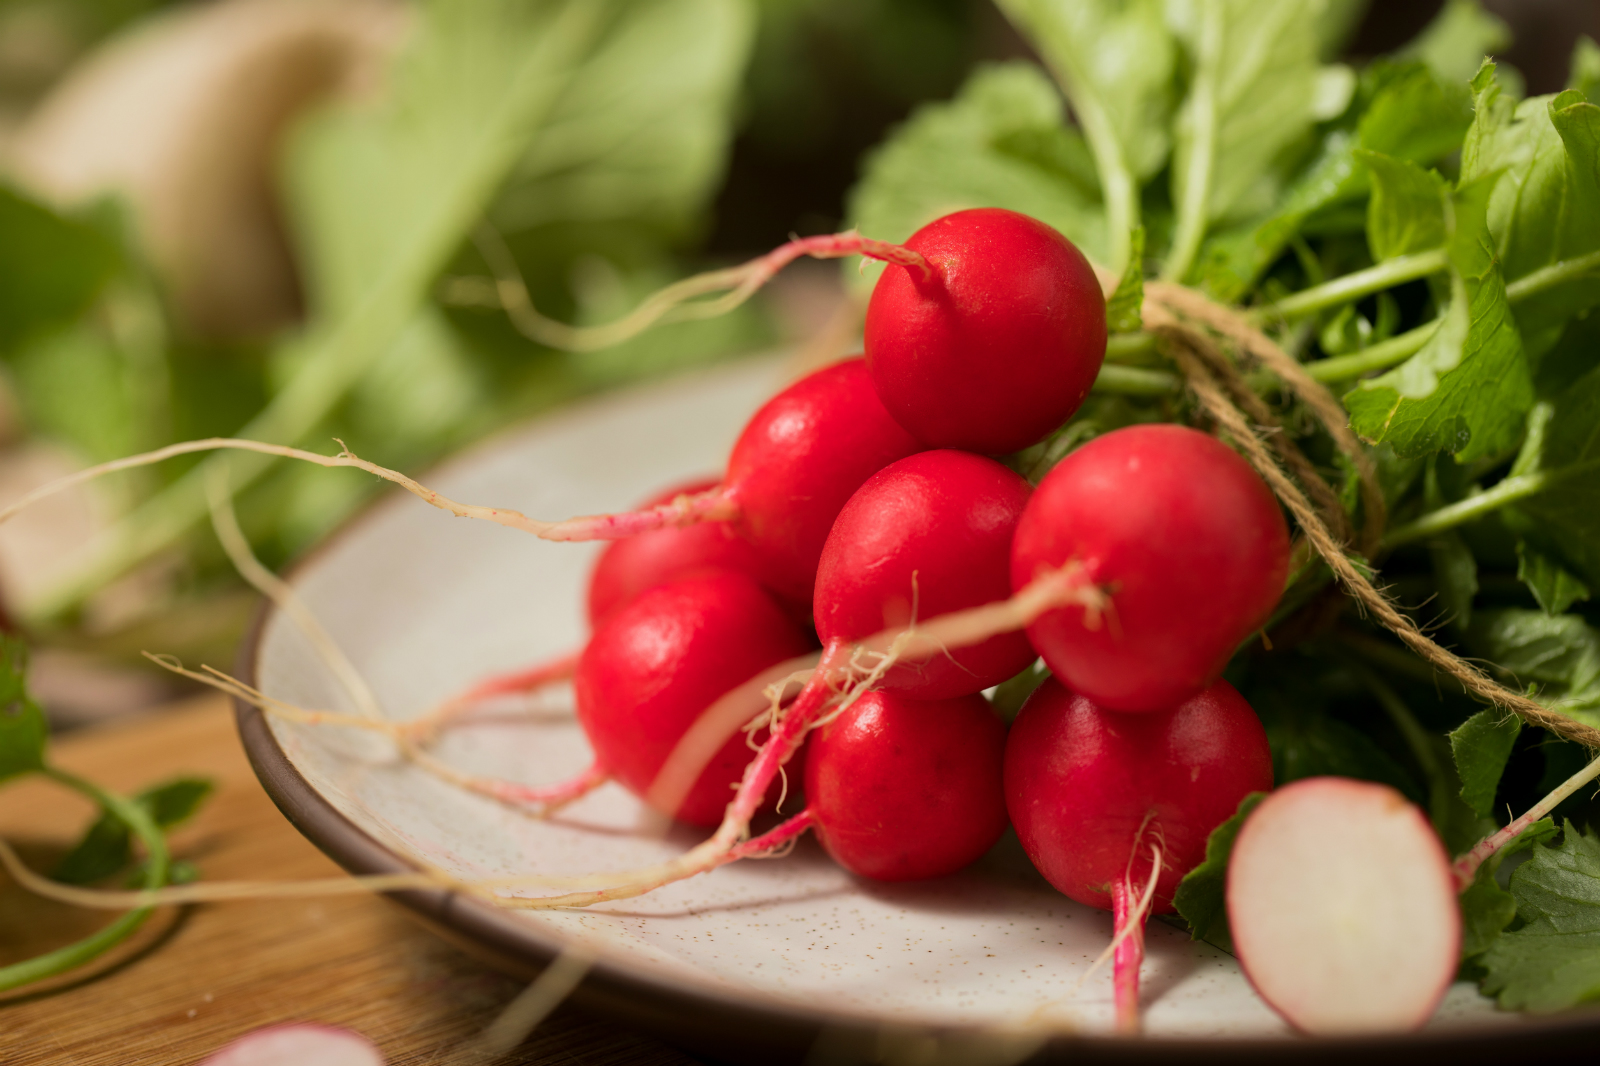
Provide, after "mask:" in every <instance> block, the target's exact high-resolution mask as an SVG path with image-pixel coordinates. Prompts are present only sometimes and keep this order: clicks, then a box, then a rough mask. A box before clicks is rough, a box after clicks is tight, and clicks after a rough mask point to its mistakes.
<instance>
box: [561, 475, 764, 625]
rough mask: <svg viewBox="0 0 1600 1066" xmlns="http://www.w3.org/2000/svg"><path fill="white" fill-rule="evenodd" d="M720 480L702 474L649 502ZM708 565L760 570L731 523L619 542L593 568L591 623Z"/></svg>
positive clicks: (664, 531) (659, 532) (661, 501)
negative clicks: (642, 595) (648, 592)
mask: <svg viewBox="0 0 1600 1066" xmlns="http://www.w3.org/2000/svg"><path fill="white" fill-rule="evenodd" d="M718 483H719V482H718V479H716V478H700V479H698V480H695V481H691V482H688V483H686V484H683V485H677V486H674V487H673V488H670V489H667V490H666V491H664V492H659V493H657V494H656V495H654V496H652V497H651V498H650V499H648V500H646V501H645V502H644V504H643V507H646V508H649V507H659V506H662V505H665V504H670V503H671V502H672V501H673V500H676V499H678V498H679V497H680V496H694V495H698V494H699V493H703V492H707V491H709V490H711V489H714V488H716V487H717V485H718ZM707 569H719V570H737V571H739V572H740V573H745V574H753V573H755V572H756V569H757V560H756V554H755V549H753V548H752V547H751V546H750V545H749V544H748V543H747V542H745V541H744V540H742V539H740V538H739V537H737V536H735V535H734V533H733V529H732V528H731V527H730V526H729V525H728V524H727V523H726V522H701V523H698V524H696V525H692V526H669V527H667V528H665V529H658V530H654V531H653V532H650V533H641V534H639V535H638V536H637V537H630V538H628V539H627V540H618V541H613V542H611V543H610V544H608V545H607V546H606V550H605V551H604V552H602V553H601V554H600V558H598V559H597V560H595V564H594V569H593V570H591V571H590V572H589V597H588V608H589V625H590V626H591V627H594V626H598V625H599V624H600V623H601V622H603V621H604V620H605V619H606V618H607V617H609V616H610V615H611V614H612V612H614V611H616V610H617V608H619V607H621V606H622V605H623V604H625V603H627V602H629V601H630V600H632V599H634V598H635V597H637V596H638V595H639V594H640V593H642V592H646V591H648V590H649V589H653V588H655V587H656V586H658V585H665V584H669V583H671V582H672V581H674V580H676V579H678V578H680V577H685V576H687V575H689V574H692V573H695V572H696V571H699V570H707Z"/></svg>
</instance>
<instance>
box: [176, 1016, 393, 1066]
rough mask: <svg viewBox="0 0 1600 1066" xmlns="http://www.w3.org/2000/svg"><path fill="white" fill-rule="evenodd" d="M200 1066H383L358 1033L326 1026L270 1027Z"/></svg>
mask: <svg viewBox="0 0 1600 1066" xmlns="http://www.w3.org/2000/svg"><path fill="white" fill-rule="evenodd" d="M200 1066H383V1053H382V1052H380V1051H379V1050H378V1049H377V1048H375V1047H373V1046H372V1043H371V1041H369V1040H368V1039H367V1038H366V1037H364V1036H362V1035H361V1034H360V1033H352V1032H351V1031H350V1030H348V1029H335V1028H333V1027H332V1026H327V1025H307V1024H304V1023H299V1024H294V1025H273V1026H269V1027H267V1028H265V1029H257V1030H256V1031H255V1032H252V1033H246V1034H245V1035H244V1036H241V1037H240V1038H239V1039H237V1040H235V1041H234V1042H233V1043H231V1044H228V1045H227V1046H226V1047H224V1048H222V1050H220V1051H218V1052H217V1053H216V1054H214V1055H212V1056H211V1057H210V1058H208V1059H206V1060H205V1061H204V1062H202V1063H201V1064H200Z"/></svg>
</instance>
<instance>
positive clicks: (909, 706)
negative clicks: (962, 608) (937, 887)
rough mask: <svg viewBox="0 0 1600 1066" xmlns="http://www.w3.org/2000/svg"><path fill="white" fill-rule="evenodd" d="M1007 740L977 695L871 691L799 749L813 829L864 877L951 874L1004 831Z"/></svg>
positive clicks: (911, 877) (906, 878)
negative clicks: (925, 696) (932, 696)
mask: <svg viewBox="0 0 1600 1066" xmlns="http://www.w3.org/2000/svg"><path fill="white" fill-rule="evenodd" d="M1005 742H1006V730H1005V725H1004V724H1003V723H1002V722H1001V721H1000V719H999V718H998V717H996V715H995V713H994V712H993V711H992V710H990V708H989V702H988V701H987V700H985V699H984V698H983V697H982V696H979V695H975V694H974V695H969V696H963V697H961V698H959V699H951V700H910V699H906V698H905V697H903V696H896V695H891V694H889V693H886V692H869V693H867V694H866V695H864V696H862V697H861V698H860V699H858V700H857V701H856V702H855V703H853V704H851V705H850V706H849V707H848V708H846V709H845V711H844V712H843V713H842V714H840V715H839V717H837V718H835V719H834V720H833V721H831V722H829V723H828V724H826V725H824V726H823V727H822V728H820V729H819V730H817V731H816V732H815V733H813V734H812V737H811V740H810V742H809V743H808V745H807V747H806V770H805V782H806V803H807V810H809V811H810V812H811V816H812V821H813V824H814V825H815V827H816V830H817V835H818V836H820V837H821V838H822V843H823V846H824V847H826V848H827V849H828V854H830V855H832V856H833V858H834V860H835V861H837V862H838V863H839V865H841V866H843V867H844V868H845V869H847V870H849V871H850V872H851V873H853V874H859V875H860V876H862V877H871V878H874V879H876V880H879V881H909V880H917V879H921V878H925V877H941V876H943V875H945V874H949V873H954V872H955V871H957V870H959V869H961V868H962V867H964V866H967V865H969V864H970V863H972V862H973V861H974V860H976V859H977V858H979V857H980V856H981V855H983V853H984V852H986V851H988V850H989V848H991V847H993V846H994V842H995V841H996V840H999V839H1000V834H1001V833H1003V832H1004V831H1005V828H1006V809H1005V794H1004V792H1003V791H1002V788H1001V761H1002V759H1003V757H1004V753H1005Z"/></svg>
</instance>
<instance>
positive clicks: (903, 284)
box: [866, 207, 1106, 455]
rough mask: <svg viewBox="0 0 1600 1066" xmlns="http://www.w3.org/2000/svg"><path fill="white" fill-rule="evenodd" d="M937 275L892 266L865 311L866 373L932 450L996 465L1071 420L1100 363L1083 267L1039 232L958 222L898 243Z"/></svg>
mask: <svg viewBox="0 0 1600 1066" xmlns="http://www.w3.org/2000/svg"><path fill="white" fill-rule="evenodd" d="M905 243H906V247H908V248H911V249H913V250H915V251H918V252H921V253H922V254H923V256H925V257H926V258H927V260H928V262H929V264H930V265H931V266H932V267H933V269H934V277H932V278H931V279H927V280H924V279H923V277H922V275H921V273H920V272H919V271H917V270H916V269H914V268H909V267H898V266H889V267H886V268H885V269H884V271H883V274H882V276H881V277H880V278H879V279H878V284H877V286H876V287H875V288H874V289H873V291H872V299H871V302H869V303H868V305H867V322H866V350H867V368H868V370H870V371H871V373H872V380H873V383H874V384H875V385H876V386H877V388H878V395H879V396H881V397H882V398H883V402H884V405H885V406H886V407H888V409H889V412H890V413H891V414H893V415H894V417H895V418H897V419H899V420H900V424H901V425H903V426H905V427H906V428H907V429H909V430H910V431H911V432H912V433H913V434H914V435H915V436H916V437H917V439H918V440H920V441H922V442H923V444H925V445H926V446H928V447H930V448H962V449H965V450H967V451H973V452H982V453H984V454H986V455H1001V454H1004V453H1006V452H1014V451H1016V450H1018V449H1019V448H1026V447H1028V446H1029V445H1031V444H1036V443H1038V442H1039V441H1041V440H1043V439H1044V438H1045V437H1046V436H1048V435H1049V434H1050V432H1051V431H1052V430H1054V429H1055V428H1056V427H1058V426H1060V425H1061V423H1063V422H1065V421H1066V420H1067V419H1068V418H1070V417H1071V416H1072V413H1073V412H1074V411H1076V410H1077V409H1078V406H1079V405H1080V404H1081V403H1083V398H1084V397H1085V396H1087V395H1088V394H1089V387H1090V386H1091V385H1093V384H1094V379H1095V375H1096V374H1098V373H1099V372H1100V364H1101V363H1102V362H1103V361H1104V360H1105V354H1106V305H1105V297H1104V296H1103V295H1102V293H1101V291H1100V282H1099V280H1098V279H1097V278H1096V277H1095V274H1094V270H1093V268H1091V267H1090V266H1089V261H1088V260H1087V259H1085V258H1084V257H1083V253H1081V252H1079V251H1078V249H1077V248H1076V247H1074V246H1073V245H1072V243H1071V242H1070V241H1068V240H1067V239H1066V238H1065V237H1063V236H1062V235H1061V234H1059V233H1057V232H1056V231H1055V230H1053V229H1051V228H1050V227H1049V226H1047V225H1045V224H1044V223H1043V222H1039V221H1036V220H1035V219H1032V218H1029V217H1028V216H1027V215H1020V214H1017V213H1016V212H1015V211H1006V210H1002V209H1000V208H996V207H984V208H977V209H974V210H970V211H957V212H956V213H954V214H950V215H946V216H944V217H943V218H941V219H937V220H935V221H934V222H931V223H929V224H928V225H926V226H924V227H923V228H922V229H920V230H918V231H917V232H916V233H914V234H913V235H912V236H911V239H910V240H908V241H906V242H905Z"/></svg>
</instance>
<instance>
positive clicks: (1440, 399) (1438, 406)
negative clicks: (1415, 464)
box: [1345, 175, 1533, 462]
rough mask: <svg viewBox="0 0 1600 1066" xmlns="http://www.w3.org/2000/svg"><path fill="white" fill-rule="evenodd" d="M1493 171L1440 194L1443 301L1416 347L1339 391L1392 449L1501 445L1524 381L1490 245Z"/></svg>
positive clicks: (1480, 451) (1518, 419)
mask: <svg viewBox="0 0 1600 1066" xmlns="http://www.w3.org/2000/svg"><path fill="white" fill-rule="evenodd" d="M1493 187H1494V177H1493V176H1492V175H1491V176H1489V177H1487V178H1480V179H1478V180H1476V181H1474V182H1471V183H1469V184H1467V185H1466V186H1465V187H1463V188H1462V189H1461V190H1460V191H1459V192H1457V193H1456V194H1455V195H1453V196H1451V197H1449V199H1448V200H1447V201H1445V206H1446V211H1447V217H1448V218H1450V219H1451V225H1450V241H1449V253H1450V261H1451V268H1452V269H1451V279H1450V305H1449V307H1448V308H1447V309H1446V311H1445V313H1444V316H1443V322H1442V323H1441V324H1440V327H1439V329H1438V330H1437V331H1436V332H1435V333H1434V334H1433V335H1432V337H1430V338H1429V339H1428V341H1427V343H1426V344H1425V345H1424V346H1423V348H1422V350H1421V351H1419V352H1418V353H1417V354H1416V355H1414V356H1412V357H1411V358H1410V359H1409V360H1408V361H1406V362H1405V363H1403V364H1401V365H1400V366H1398V367H1396V368H1395V369H1393V370H1391V371H1389V372H1387V373H1385V374H1383V375H1381V376H1379V377H1376V378H1371V379H1369V380H1366V381H1363V382H1361V384H1360V385H1359V386H1358V387H1357V388H1356V389H1354V390H1353V391H1351V392H1350V393H1347V394H1346V396H1345V406H1346V408H1348V409H1349V411H1350V424H1351V427H1352V428H1353V429H1355V431H1356V432H1357V433H1359V434H1360V435H1361V436H1363V437H1365V438H1366V439H1367V440H1370V441H1373V442H1375V443H1379V442H1387V443H1389V444H1390V445H1392V446H1393V447H1394V449H1395V451H1396V452H1398V453H1399V454H1401V455H1425V454H1428V453H1430V452H1437V451H1449V452H1453V453H1455V456H1456V458H1457V460H1458V461H1461V462H1466V461H1468V460H1470V459H1477V458H1481V457H1484V456H1492V455H1496V454H1499V453H1501V452H1505V451H1508V450H1510V449H1511V448H1512V447H1513V446H1514V445H1515V444H1516V441H1517V434H1518V431H1519V430H1520V429H1521V426H1522V420H1523V415H1524V413H1525V412H1526V411H1527V410H1528V408H1529V407H1531V406H1532V404H1533V382H1532V378H1531V376H1530V374H1529V372H1528V364H1527V360H1526V359H1525V358H1524V356H1523V350H1522V340H1521V337H1520V336H1519V335H1518V333H1517V328H1516V323H1515V322H1514V321H1513V320H1512V318H1511V311H1510V307H1509V305H1508V304H1507V302H1506V291H1505V284H1504V282H1503V281H1502V280H1501V278H1500V271H1499V268H1498V266H1497V265H1496V261H1495V253H1494V249H1493V247H1492V246H1491V245H1490V243H1489V235H1488V228H1487V224H1486V211H1487V207H1488V201H1489V196H1490V193H1491V192H1492V190H1493Z"/></svg>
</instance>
